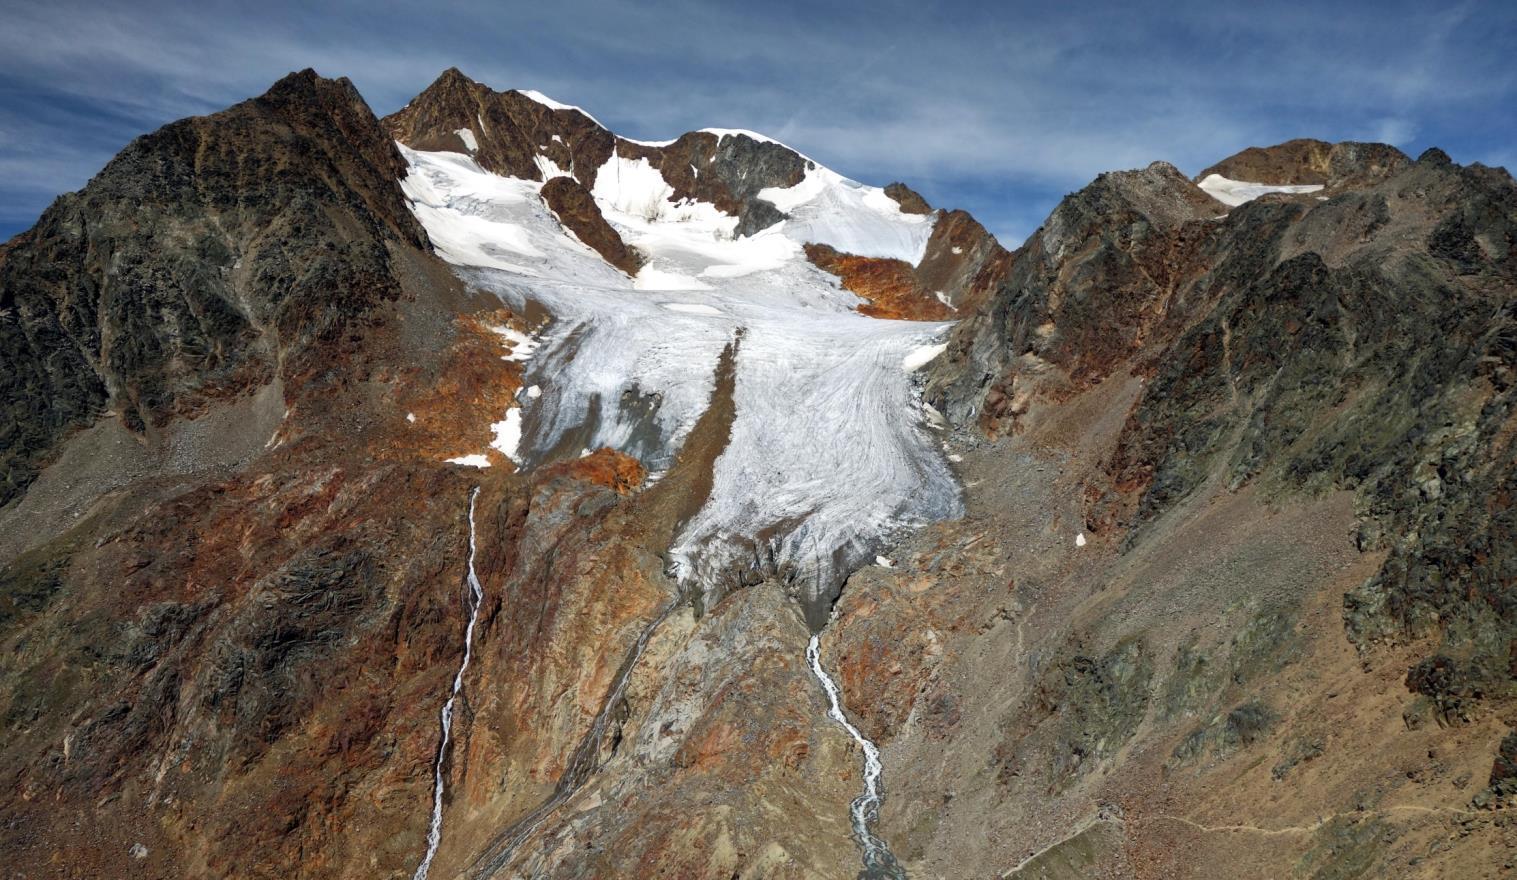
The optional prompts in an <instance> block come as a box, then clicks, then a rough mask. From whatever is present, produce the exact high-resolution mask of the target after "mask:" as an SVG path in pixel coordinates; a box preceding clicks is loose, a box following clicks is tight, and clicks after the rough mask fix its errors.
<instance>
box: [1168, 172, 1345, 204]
mask: <svg viewBox="0 0 1517 880" xmlns="http://www.w3.org/2000/svg"><path fill="white" fill-rule="evenodd" d="M1197 186H1199V187H1201V188H1202V189H1203V190H1205V191H1206V192H1207V194H1208V195H1210V196H1211V197H1212V198H1214V199H1216V200H1217V201H1219V202H1221V203H1222V204H1224V205H1228V206H1230V207H1233V208H1236V207H1238V206H1239V205H1241V204H1244V203H1245V202H1251V201H1253V200H1254V199H1257V198H1259V197H1260V196H1262V195H1267V194H1269V193H1314V192H1317V191H1319V190H1321V189H1322V184H1320V183H1303V184H1288V185H1284V186H1278V185H1274V184H1268V183H1249V182H1248V181H1245V180H1229V179H1228V178H1226V177H1223V176H1222V175H1220V174H1208V175H1206V179H1205V180H1202V181H1201V182H1200V183H1199V184H1197Z"/></svg>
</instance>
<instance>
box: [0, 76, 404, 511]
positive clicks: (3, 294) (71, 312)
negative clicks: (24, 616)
mask: <svg viewBox="0 0 1517 880" xmlns="http://www.w3.org/2000/svg"><path fill="white" fill-rule="evenodd" d="M404 174H405V165H404V163H403V162H402V161H401V159H400V156H399V155H398V153H397V152H396V150H395V149H394V146H393V145H392V144H391V143H390V142H389V140H388V138H386V137H385V135H384V132H383V131H382V130H381V129H380V128H379V126H378V124H377V122H376V120H375V119H374V116H373V114H372V113H371V112H370V111H369V109H368V107H367V106H366V105H365V104H364V102H363V99H362V98H360V97H359V96H358V93H357V91H355V90H354V88H353V86H352V84H351V83H349V82H348V81H347V80H324V79H321V78H320V77H318V76H316V74H315V73H314V72H312V71H309V70H308V71H305V72H302V73H298V74H292V75H290V76H288V77H286V78H285V79H283V80H281V81H280V82H279V83H277V84H276V85H275V86H274V87H273V88H271V89H270V90H269V91H268V92H267V93H266V94H265V95H263V96H262V97H259V98H255V99H252V100H250V101H246V102H243V103H242V104H238V105H236V106H235V107H232V108H230V109H228V110H225V111H223V112H221V113H218V114H215V115H214V116H209V117H202V118H194V119H186V120H182V121H180V122H176V123H173V124H171V125H168V126H165V127H164V128H162V129H160V130H159V131H157V132H154V133H153V134H150V135H146V136H144V137H141V138H138V139H137V140H136V141H134V142H133V143H132V144H131V145H130V146H128V147H127V148H126V149H125V150H123V151H122V153H121V154H120V155H119V156H117V157H116V158H115V159H114V160H112V161H111V163H110V164H109V165H107V166H106V167H105V169H104V170H102V171H101V172H100V174H99V175H97V176H96V177H95V179H94V180H92V181H91V182H90V184H89V185H88V186H87V187H85V189H84V190H82V191H81V192H78V193H73V194H70V195H66V196H63V197H61V198H60V199H58V201H57V202H55V203H54V204H53V206H52V207H51V208H49V209H48V211H47V212H46V213H45V214H44V215H43V217H42V219H41V220H40V221H39V222H38V224H37V226H36V227H35V228H33V229H32V230H30V231H28V232H26V233H24V234H22V235H21V236H18V237H17V238H16V239H14V240H13V241H11V242H10V243H9V244H8V245H7V246H6V250H5V251H4V253H3V256H0V314H3V315H5V317H4V319H3V320H0V441H3V442H0V449H3V451H0V471H3V473H4V478H3V481H0V503H5V502H8V501H10V500H11V499H13V498H14V497H16V495H18V494H19V493H20V492H21V491H23V490H24V489H25V487H26V486H27V485H28V484H29V483H30V482H31V480H32V479H33V478H34V477H35V475H36V472H37V469H38V467H39V465H40V464H41V463H42V462H43V461H44V460H45V459H46V458H47V456H48V454H49V451H50V450H51V448H52V447H53V445H54V444H55V443H56V442H57V441H58V440H60V439H61V438H63V437H64V436H66V435H67V434H69V433H70V432H71V431H73V430H75V429H76V428H78V427H81V426H83V425H87V424H89V423H90V422H91V421H93V420H94V419H95V418H96V417H98V416H99V415H100V414H101V413H103V412H105V411H106V410H113V411H116V412H118V413H119V414H120V415H121V417H122V419H123V421H124V423H125V424H126V425H127V426H128V427H129V428H131V429H132V430H135V431H143V430H149V429H151V428H152V427H153V426H154V425H157V424H160V423H162V422H163V421H165V420H166V419H169V418H171V417H173V416H175V415H193V414H195V413H196V412H198V411H200V410H201V409H203V407H204V406H205V405H206V403H207V402H208V401H211V400H214V399H217V398H223V397H226V396H229V395H235V394H239V393H241V392H243V391H245V390H247V389H250V388H253V387H257V386H261V385H264V384H266V383H267V382H269V381H270V380H272V379H273V378H274V376H275V375H276V374H279V375H282V376H284V377H285V378H286V379H289V380H293V381H295V382H297V383H298V382H301V381H305V380H312V379H314V380H318V381H319V380H320V378H321V375H322V373H323V372H324V370H325V369H326V367H325V366H324V364H323V360H324V359H326V358H329V357H331V356H333V355H334V354H335V355H337V356H339V357H340V356H341V352H342V350H343V349H344V346H345V345H346V344H347V341H348V340H347V336H348V334H349V332H350V330H351V329H352V328H354V327H356V326H359V325H361V324H362V323H363V321H364V319H365V315H366V314H367V313H369V312H370V310H372V308H373V307H374V306H375V305H376V304H377V303H380V302H383V301H386V300H389V299H393V298H394V297H395V296H397V295H398V293H399V288H398V286H397V285H396V284H395V282H394V281H393V278H392V277H391V275H390V273H389V268H388V267H389V260H390V256H389V254H388V252H387V250H386V243H387V242H403V243H406V244H409V245H413V246H417V247H424V246H425V242H426V236H425V233H424V232H422V230H421V228H420V227H419V226H418V225H417V224H416V222H415V220H414V219H413V218H412V217H411V215H410V213H409V211H408V210H407V209H406V206H405V203H404V200H403V198H402V197H401V195H400V193H399V190H398V188H397V187H396V186H395V185H394V182H395V180H397V179H398V178H400V177H401V176H403V175H404ZM318 350H319V351H320V352H321V356H320V357H318V356H317V352H318Z"/></svg>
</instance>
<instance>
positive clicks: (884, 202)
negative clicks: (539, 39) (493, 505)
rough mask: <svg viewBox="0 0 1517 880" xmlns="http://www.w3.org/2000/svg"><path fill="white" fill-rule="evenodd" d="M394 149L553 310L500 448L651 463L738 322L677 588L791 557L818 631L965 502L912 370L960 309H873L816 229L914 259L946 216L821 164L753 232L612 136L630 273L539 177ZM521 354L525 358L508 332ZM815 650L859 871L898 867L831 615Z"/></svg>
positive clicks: (563, 792) (792, 581)
mask: <svg viewBox="0 0 1517 880" xmlns="http://www.w3.org/2000/svg"><path fill="white" fill-rule="evenodd" d="M726 136H728V135H723V137H726ZM400 150H401V153H402V155H403V156H404V157H405V159H406V161H407V164H408V166H409V168H408V174H407V176H406V177H405V179H404V180H403V181H402V182H401V185H402V188H403V190H404V191H405V193H406V196H407V198H408V199H409V200H410V203H411V209H412V211H413V212H414V213H415V215H416V217H417V219H418V220H420V221H421V223H422V225H423V226H424V227H425V228H426V231H427V235H428V237H429V238H430V239H431V241H432V244H433V246H434V247H435V248H436V251H437V253H438V254H439V255H440V256H441V257H443V258H444V259H445V260H447V261H448V262H449V263H451V264H453V266H454V267H455V271H456V273H457V274H458V275H459V276H460V277H461V278H463V280H464V281H465V282H466V283H467V284H468V285H469V286H470V287H471V288H474V289H476V290H482V291H488V292H491V293H494V294H496V295H498V296H499V297H500V299H501V300H502V302H503V303H504V304H506V305H507V306H508V307H510V308H511V309H512V310H513V311H514V312H515V313H516V314H517V315H525V314H529V313H531V312H533V310H534V307H542V308H545V309H546V311H547V312H548V313H550V314H551V315H552V321H551V323H549V324H547V325H546V326H540V327H536V328H533V329H534V336H535V338H534V340H533V349H534V350H533V353H532V356H531V360H530V362H529V363H525V364H524V370H523V372H524V375H523V384H524V388H525V390H524V392H523V395H522V397H521V398H520V400H519V402H520V404H521V406H520V410H519V412H518V411H517V410H515V409H513V410H512V411H511V413H512V414H511V415H508V416H507V418H508V419H514V422H513V424H514V425H515V426H516V427H517V428H518V429H519V434H516V435H515V440H516V441H517V442H514V443H508V444H505V446H504V448H502V447H497V448H501V451H502V452H504V453H505V454H506V455H508V456H510V457H511V459H512V460H513V461H514V462H515V463H516V464H517V465H518V466H520V467H522V468H525V469H528V470H530V469H532V468H534V467H536V466H538V465H540V464H543V463H546V462H551V461H555V460H559V459H562V458H567V457H572V456H574V455H577V454H582V453H583V452H586V451H589V450H594V449H598V448H602V447H609V448H612V449H616V450H618V451H621V452H623V453H626V454H629V455H632V456H634V457H636V458H637V459H638V460H639V461H641V462H642V463H643V465H644V466H646V467H647V468H648V469H649V471H650V480H656V479H657V478H658V477H659V475H660V473H661V472H662V471H663V470H664V469H666V468H668V467H669V466H670V465H671V464H672V463H673V461H674V459H675V456H676V455H677V454H678V452H679V450H680V449H681V448H682V446H683V445H684V443H685V441H686V439H687V438H688V437H689V435H690V432H691V431H692V430H693V429H694V428H695V426H696V423H697V422H698V421H699V419H700V417H701V416H702V414H703V413H705V412H706V410H707V408H708V407H709V406H710V405H711V402H712V399H713V394H714V392H715V376H716V375H717V367H718V364H719V362H720V359H721V358H722V357H723V352H724V351H726V350H727V349H728V346H729V345H730V343H731V341H732V340H733V338H734V337H736V336H737V335H739V334H741V335H742V338H743V345H742V347H741V350H740V351H739V352H738V353H737V354H736V356H735V359H734V362H733V370H734V385H733V392H732V405H733V409H734V414H733V422H732V425H731V429H730V431H729V436H728V438H727V443H726V445H725V447H724V449H723V451H722V453H721V455H720V456H718V458H717V460H716V462H715V464H714V466H713V468H712V474H711V478H712V479H711V486H710V491H709V494H708V495H707V497H706V498H705V501H704V503H703V504H702V505H701V506H700V508H699V509H698V510H696V511H695V512H694V513H693V514H692V515H691V516H690V517H689V518H688V519H686V520H685V521H684V523H683V525H682V526H681V528H680V529H679V531H678V532H677V534H676V535H675V536H674V539H673V544H672V546H670V547H669V550H668V557H667V558H668V563H669V564H668V568H667V572H668V573H669V574H670V575H671V576H673V578H674V580H675V581H676V582H677V584H678V588H679V590H680V593H681V595H682V596H700V597H713V596H715V597H720V596H721V595H723V594H724V593H725V592H727V591H728V590H730V589H735V588H737V586H738V585H740V584H741V583H742V582H745V581H748V580H749V579H750V578H751V577H753V576H758V577H760V578H775V579H778V580H781V581H785V582H786V583H787V585H789V586H790V587H792V588H793V589H794V590H795V591H796V593H797V598H798V599H799V601H800V604H801V607H802V611H803V612H804V614H805V617H806V621H807V624H808V625H809V627H810V628H811V629H812V630H813V631H814V632H817V631H821V630H822V629H823V628H824V627H825V625H826V621H827V616H828V614H829V612H830V610H831V608H832V607H833V604H834V602H835V600H836V598H837V594H838V592H839V591H840V590H841V589H842V585H843V582H844V581H845V580H846V578H847V576H848V573H849V572H851V571H852V570H854V569H856V568H858V567H859V566H861V565H864V564H867V562H868V560H870V559H873V558H874V556H875V554H876V553H877V552H878V551H879V549H880V548H881V547H883V546H884V545H886V544H888V543H890V542H891V541H892V540H894V538H895V537H896V536H897V535H899V534H900V533H901V532H903V531H905V530H909V529H913V528H917V527H920V526H923V525H926V524H928V523H931V522H935V521H939V520H943V519H951V518H953V517H956V516H959V515H961V514H962V512H963V499H962V496H961V494H960V491H959V488H958V485H957V482H956V481H955V479H954V476H953V472H952V470H951V469H950V468H949V466H948V462H947V460H946V458H945V456H944V455H943V452H942V450H941V446H940V441H939V439H938V438H937V437H936V436H935V435H934V433H933V430H932V429H931V427H930V419H931V418H932V417H933V416H934V413H933V411H932V410H931V408H930V407H927V406H926V405H925V403H924V401H923V400H922V397H921V392H920V390H919V382H918V379H917V377H916V375H914V374H915V373H916V371H917V370H919V369H920V368H921V367H922V366H923V365H924V364H926V363H927V362H928V361H930V360H931V359H932V358H933V357H935V356H936V355H937V354H938V353H940V352H941V351H942V350H943V348H944V344H943V343H944V337H945V336H946V334H947V332H948V329H949V325H948V324H946V323H940V324H927V323H916V322H909V321H889V320H878V319H875V318H870V317H866V316H864V315H862V314H860V313H859V312H858V311H857V310H856V309H857V306H858V305H859V303H860V300H859V299H858V297H856V296H855V295H854V294H852V293H850V292H848V291H847V290H844V289H843V288H842V287H840V286H839V284H838V281H837V279H836V278H835V277H833V276H831V275H828V274H826V273H824V272H822V271H821V270H820V269H818V268H817V267H816V266H814V265H812V264H811V263H810V262H809V260H808V259H807V258H806V255H805V252H804V249H803V247H802V246H803V245H804V244H807V243H813V242H816V243H822V244H830V245H832V246H834V247H837V248H838V249H840V250H842V251H846V252H848V253H852V254H855V255H858V256H867V257H876V258H882V259H895V260H900V261H902V262H905V263H907V264H909V265H916V264H918V263H919V262H920V261H921V260H922V258H923V254H924V252H925V250H926V247H927V241H928V237H929V236H930V235H931V233H932V229H933V225H934V223H935V222H936V215H911V214H906V213H904V212H902V211H901V210H900V207H899V205H897V204H896V203H895V202H894V201H893V200H892V199H890V198H889V197H888V196H886V195H885V194H884V193H883V191H882V190H879V189H877V188H874V187H867V186H864V185H863V184H859V183H856V182H854V181H849V180H846V179H844V178H842V177H841V176H839V175H836V174H833V173H832V172H830V171H827V170H826V169H822V168H818V167H812V166H808V172H807V176H806V179H805V180H803V181H802V182H801V183H800V184H797V185H795V186H793V187H788V188H774V189H766V190H763V191H762V192H761V193H760V194H759V197H760V198H763V199H766V200H768V201H770V202H771V203H773V204H774V205H776V207H778V208H779V209H780V210H782V211H783V212H785V215H786V219H785V220H783V221H781V222H779V223H776V224H774V225H773V226H771V227H769V228H766V229H764V230H761V231H759V232H756V233H752V234H742V235H739V234H738V233H737V231H736V227H737V225H738V219H737V218H736V217H734V216H729V215H726V214H724V213H723V212H721V211H719V210H718V209H716V208H715V207H714V206H713V205H710V204H707V203H702V202H692V201H690V200H677V199H675V198H674V196H673V190H672V189H670V188H669V187H668V185H667V184H666V182H665V181H664V180H663V178H662V177H661V176H660V172H659V171H658V170H657V169H655V168H653V167H651V166H650V165H648V163H647V161H646V160H640V159H639V160H633V159H626V158H623V157H620V156H618V155H613V156H612V157H611V158H610V159H609V160H608V161H607V163H606V165H605V166H603V167H602V168H600V169H599V172H598V174H597V175H596V176H595V183H594V186H593V189H592V193H591V195H592V197H593V198H594V200H595V203H596V206H597V208H598V209H599V210H600V211H601V213H602V214H603V215H604V217H605V219H606V221H607V222H608V223H610V225H611V226H612V227H613V228H614V229H615V230H616V232H617V233H618V234H619V235H620V236H621V238H622V239H623V241H624V242H625V243H627V244H628V245H630V246H632V247H634V248H636V249H637V251H638V252H639V253H640V255H641V256H642V257H644V258H645V263H644V266H643V268H642V269H641V270H640V271H639V272H638V273H637V274H636V275H635V276H631V277H629V276H628V275H625V274H623V273H621V272H620V271H618V270H616V269H614V268H613V267H611V266H610V265H609V264H607V263H606V262H605V261H604V260H603V259H601V257H600V256H599V255H598V254H597V253H595V252H594V251H592V250H591V249H590V248H589V247H587V246H585V245H584V244H582V243H581V242H580V241H579V240H578V239H576V238H574V237H573V236H572V235H570V234H569V233H567V232H566V231H565V230H564V228H563V227H562V226H561V225H560V224H559V221H558V219H557V217H556V216H555V215H554V214H553V213H552V212H551V211H550V210H549V209H548V208H547V206H546V205H545V204H544V202H543V200H542V198H541V195H540V190H541V187H542V183H541V182H538V181H532V180H521V179H514V178H506V177H500V176H497V175H494V174H491V173H489V172H487V171H485V170H484V169H483V168H481V167H480V166H479V165H478V164H477V163H476V162H475V161H474V158H473V157H472V156H471V155H464V154H462V153H447V152H420V151H416V150H410V149H407V148H404V147H401V148H400ZM514 332H515V331H506V330H505V329H504V328H502V335H505V336H508V337H510V334H511V333H514ZM516 335H519V333H518V334H516ZM509 359H511V360H516V361H521V360H522V359H523V358H522V356H521V353H520V352H518V351H516V350H515V349H513V351H512V354H511V355H510V356H509ZM461 451H463V452H468V451H469V450H467V449H465V450H461ZM477 457H478V458H480V459H483V456H482V455H481V456H477ZM656 626H657V622H655V623H654V624H653V626H650V627H649V629H648V631H647V632H645V633H644V637H643V638H642V639H640V640H639V641H638V643H637V644H636V645H635V646H634V649H633V651H632V653H631V655H630V656H629V659H628V660H627V663H626V666H625V667H624V670H623V675H622V676H619V677H618V680H617V683H616V686H615V687H613V691H612V693H611V694H610V695H608V699H607V702H606V703H605V704H604V705H603V707H602V712H601V715H600V716H599V717H597V719H596V723H595V725H593V726H592V729H591V730H590V731H589V732H588V734H587V736H586V737H585V738H584V739H583V740H582V741H581V742H580V744H579V746H578V747H577V748H576V750H575V754H574V757H573V759H572V760H571V761H570V765H569V768H568V771H567V772H566V773H565V774H564V776H563V777H562V778H561V779H560V780H559V784H558V786H557V788H556V790H555V793H554V794H553V796H552V797H551V798H550V799H549V800H548V801H547V802H546V803H544V804H543V805H541V806H540V807H539V808H538V809H537V810H534V811H533V812H532V813H531V814H529V815H528V816H527V817H526V818H525V819H523V820H521V821H520V822H518V823H516V824H514V825H513V826H512V827H510V828H506V829H503V830H502V831H501V832H500V833H499V835H497V837H496V838H495V839H494V840H493V841H491V843H490V845H489V846H488V847H487V848H486V850H485V851H484V852H483V853H482V854H481V855H480V857H479V858H478V859H477V860H476V861H475V863H474V865H473V866H471V869H470V871H469V873H470V875H471V876H476V877H483V876H491V875H493V874H495V873H497V872H499V871H501V870H503V869H504V868H505V867H506V866H507V865H508V864H509V863H510V862H511V861H513V858H514V855H515V854H516V852H517V850H518V849H519V848H520V847H521V846H522V845H524V844H525V842H526V841H527V840H528V839H529V838H530V837H531V836H532V835H533V834H534V833H535V832H536V831H537V829H538V828H539V827H540V826H541V825H542V824H543V823H544V822H545V821H546V820H547V818H548V817H549V816H550V815H551V814H552V813H553V812H554V811H555V810H557V809H558V808H559V807H560V806H561V805H562V804H563V803H565V802H566V801H567V800H568V799H570V798H571V797H572V796H573V795H574V794H575V793H576V792H577V791H578V790H579V789H580V787H581V786H582V785H583V784H584V783H585V781H586V779H587V778H588V777H590V776H592V775H593V774H594V773H595V772H596V771H597V770H598V769H599V756H600V754H601V752H600V746H601V740H602V738H603V736H604V735H605V727H606V725H605V721H606V718H607V716H608V713H610V712H612V711H614V710H615V709H616V705H617V703H618V702H619V701H620V699H621V694H620V688H621V687H622V686H624V685H625V675H626V673H628V672H630V668H631V666H633V665H635V664H636V663H637V660H638V656H639V655H640V654H641V650H642V647H643V645H644V644H645V642H646V638H647V636H648V635H649V634H650V633H651V632H652V630H653V629H654V628H655V627H656ZM807 661H808V664H809V665H810V667H811V671H812V673H813V674H815V675H816V677H817V680H818V681H819V682H820V684H821V685H822V687H823V689H824V690H826V692H827V697H828V700H829V703H830V709H829V712H828V715H829V717H830V718H831V719H832V720H833V721H835V722H837V723H838V724H840V725H842V726H843V728H844V729H845V730H847V731H848V733H849V735H850V736H852V737H853V738H854V740H855V741H856V742H858V743H859V745H860V747H861V748H862V750H863V752H864V756H865V766H864V774H865V790H864V793H863V794H862V795H861V796H860V797H859V798H858V799H856V800H855V801H854V802H853V804H852V807H851V810H850V812H851V815H852V824H853V829H854V833H855V836H856V837H857V838H858V840H859V845H860V848H861V850H862V852H863V859H864V871H863V874H862V876H864V877H866V878H870V880H886V878H899V877H904V876H905V875H904V872H903V871H902V869H901V867H900V866H899V865H898V864H897V863H896V860H895V859H894V857H893V856H891V854H890V851H889V849H888V848H887V847H886V846H885V844H884V842H883V841H881V840H880V839H879V838H877V837H875V836H874V834H873V832H872V831H871V830H870V826H871V825H872V824H873V822H874V821H875V818H876V814H877V812H878V809H879V804H880V756H879V750H878V749H877V748H875V746H874V744H873V743H871V742H869V741H868V740H867V739H866V738H865V737H864V736H863V735H862V734H861V733H860V732H859V730H858V728H856V727H854V726H853V725H852V724H851V723H850V722H849V721H848V717H847V715H846V714H845V712H844V710H843V707H842V705H841V702H840V699H839V695H838V689H837V686H836V684H835V683H834V682H833V681H832V679H831V678H830V677H829V676H828V675H827V673H826V670H825V669H823V668H822V665H821V660H820V657H819V642H818V638H817V637H816V636H813V637H812V639H811V642H810V645H809V647H808V649H807ZM440 784H441V783H440V782H439V786H440Z"/></svg>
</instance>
